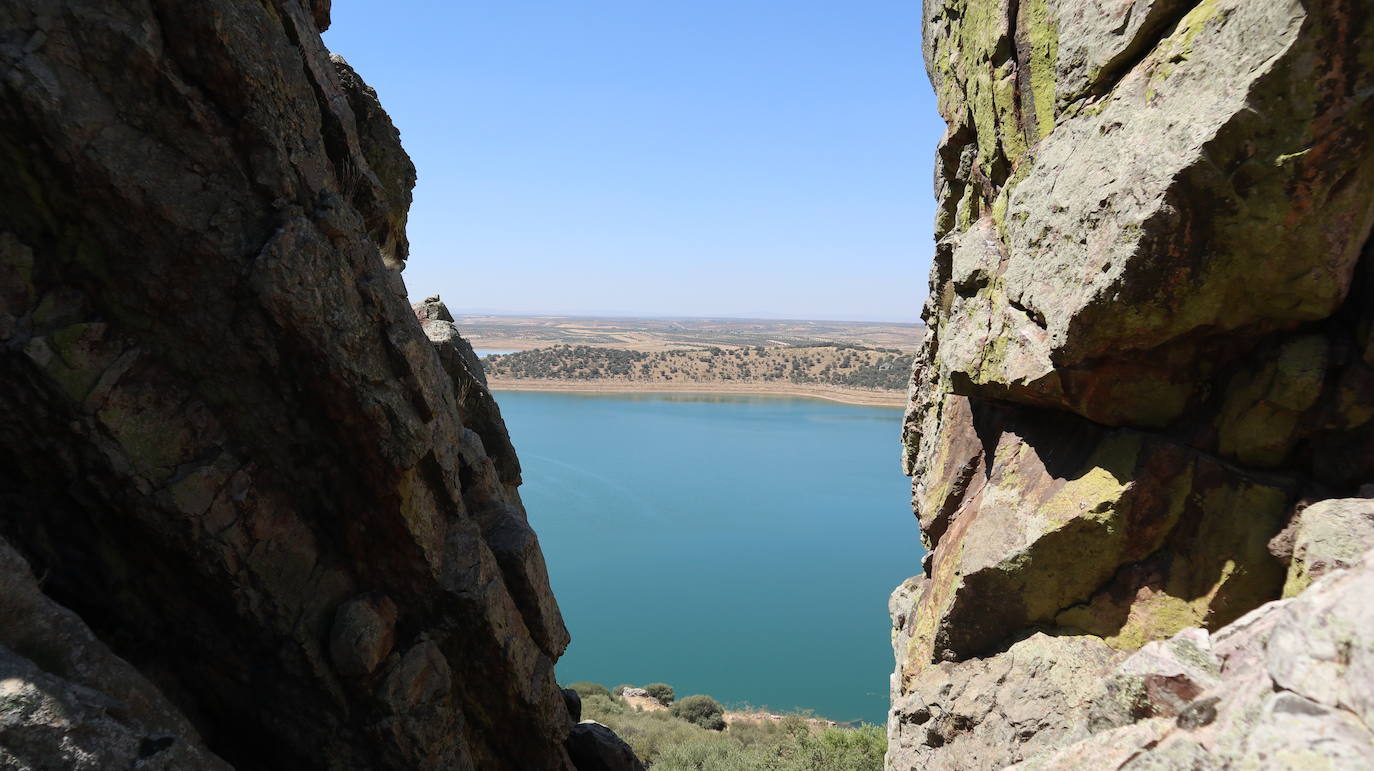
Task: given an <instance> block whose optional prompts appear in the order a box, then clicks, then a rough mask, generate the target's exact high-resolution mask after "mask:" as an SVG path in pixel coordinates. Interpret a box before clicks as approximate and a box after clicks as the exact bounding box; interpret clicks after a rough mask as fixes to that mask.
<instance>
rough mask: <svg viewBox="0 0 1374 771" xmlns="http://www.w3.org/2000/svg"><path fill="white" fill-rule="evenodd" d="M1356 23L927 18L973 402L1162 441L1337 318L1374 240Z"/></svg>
mask: <svg viewBox="0 0 1374 771" xmlns="http://www.w3.org/2000/svg"><path fill="white" fill-rule="evenodd" d="M1354 8H1355V6H1354V5H1348V4H1336V5H1334V6H1323V8H1322V9H1321V10H1315V9H1313V10H1305V9H1304V8H1303V7H1302V6H1301V5H1300V4H1299V3H1298V2H1297V1H1296V0H1286V1H1285V2H1275V3H1249V2H1242V1H1240V0H1207V1H1206V2H1201V3H1182V2H1163V1H1162V0H1157V1H1156V2H1146V1H1145V0H1137V2H1134V3H1130V4H1124V3H1123V4H1117V5H1115V6H1108V7H1106V8H1103V7H1099V4H1093V3H1083V2H1080V1H1079V0H1035V2H1022V3H1007V2H1002V1H1000V0H944V1H942V2H932V3H927V11H926V13H927V33H926V34H927V61H928V65H929V69H930V72H931V76H932V80H933V82H934V83H935V85H936V89H937V93H938V94H939V95H940V104H941V110H942V112H943V113H944V115H945V117H946V119H947V120H948V121H949V123H950V125H951V129H950V134H949V135H947V141H946V146H944V147H942V148H941V158H948V159H950V162H946V163H944V164H943V165H942V166H941V171H940V174H941V181H940V182H939V184H937V188H938V189H939V190H940V191H942V192H943V199H944V200H945V201H946V205H945V209H946V211H947V212H949V214H948V218H947V219H942V220H941V224H940V225H939V226H937V237H939V238H941V239H942V249H941V250H940V251H939V252H938V254H937V260H938V261H940V262H941V263H942V264H941V265H940V266H939V267H937V269H936V277H935V278H936V281H935V284H934V285H933V286H932V297H934V298H936V299H937V301H938V304H939V305H940V309H941V312H940V313H939V319H938V321H939V324H940V327H941V329H939V330H938V334H939V336H940V338H941V342H942V346H941V350H940V355H939V358H938V366H939V368H940V370H941V374H942V375H943V377H944V378H945V379H947V380H948V381H949V382H950V384H951V386H952V387H953V388H955V389H956V390H959V391H960V392H963V393H968V394H978V395H986V396H995V397H998V398H1008V399H1012V400H1016V401H1021V402H1025V403H1029V404H1037V405H1052V406H1062V407H1065V408H1068V409H1071V410H1074V411H1076V412H1078V413H1080V414H1082V415H1084V416H1086V417H1089V418H1091V419H1093V420H1095V421H1098V422H1101V423H1107V424H1111V425H1123V424H1126V425H1136V426H1142V427H1157V426H1162V425H1165V424H1167V423H1169V422H1171V421H1172V420H1174V419H1176V418H1177V417H1179V416H1180V415H1182V414H1183V412H1184V411H1185V410H1186V408H1187V407H1188V406H1189V405H1190V402H1191V401H1192V400H1194V399H1196V398H1199V395H1200V394H1201V393H1202V391H1203V389H1204V388H1205V387H1207V386H1208V385H1209V384H1210V383H1211V382H1212V381H1213V380H1216V379H1218V378H1220V377H1224V376H1225V365H1226V362H1227V361H1229V360H1234V359H1235V358H1236V357H1237V356H1239V355H1243V354H1245V353H1246V352H1247V351H1248V350H1249V349H1250V348H1251V347H1253V346H1254V345H1256V344H1257V343H1258V342H1259V341H1260V340H1261V339H1262V338H1265V336H1266V335H1270V334H1271V333H1275V332H1283V331H1286V330H1289V329H1293V328H1294V327H1296V326H1298V325H1300V324H1303V323H1307V322H1313V321H1318V320H1321V319H1324V318H1327V317H1330V316H1331V315H1333V314H1334V313H1335V312H1336V311H1337V309H1338V308H1339V307H1340V306H1341V304H1342V302H1343V301H1344V300H1345V298H1346V297H1347V295H1348V294H1349V292H1350V290H1351V287H1352V282H1353V276H1354V271H1355V265H1356V262H1357V259H1358V257H1359V254H1360V250H1361V248H1362V247H1363V245H1364V243H1365V240H1366V238H1367V236H1368V233H1369V228H1370V224H1371V221H1374V214H1371V202H1374V192H1371V191H1372V190H1374V188H1371V185H1370V182H1372V181H1374V163H1371V162H1370V148H1369V144H1368V143H1369V139H1368V136H1369V128H1370V122H1371V112H1374V111H1371V109H1370V108H1371V105H1370V99H1371V97H1370V96H1369V95H1368V89H1367V85H1368V81H1369V79H1370V78H1371V76H1370V75H1369V74H1368V71H1367V68H1365V67H1363V66H1362V65H1363V64H1367V62H1365V61H1363V60H1362V59H1361V58H1360V57H1367V56H1368V54H1367V53H1359V49H1358V48H1357V47H1356V46H1355V44H1354V41H1355V40H1357V39H1358V38H1359V36H1360V34H1362V29H1363V28H1362V27H1361V26H1360V24H1361V23H1363V21H1362V20H1361V18H1360V17H1359V16H1358V14H1357V12H1356V11H1355V10H1354ZM1123 11H1124V13H1123ZM1012 23H1015V25H1016V27H1015V29H1013V28H1012V27H1011V26H1010V25H1011V24H1012ZM1013 82H1014V83H1015V85H1016V87H1015V88H1013V87H1012V84H1013ZM1003 84H1005V85H1003ZM1298 85H1300V86H1302V87H1304V88H1305V89H1306V90H1305V91H1304V92H1303V93H1302V96H1301V98H1292V94H1293V93H1294V92H1293V88H1294V86H1298ZM1260 115H1263V116H1264V117H1263V118H1260V117H1259V116H1260ZM952 142H953V143H962V147H963V148H964V149H959V148H958V147H957V146H955V147H951V146H949V144H950V143H952ZM970 153H971V157H969V158H967V160H966V161H965V160H964V159H965V156H966V155H969V154H970ZM956 158H958V159H960V160H959V161H958V162H954V159H956ZM946 223H947V224H946ZM1203 254H1205V255H1207V258H1206V259H1202V258H1201V257H1202V255H1203ZM1178 287H1187V288H1188V291H1182V292H1180V291H1178ZM1304 355H1306V354H1304ZM1267 360H1268V355H1267V354H1266V355H1265V356H1263V357H1261V359H1260V361H1267ZM1304 361H1311V359H1310V357H1309V358H1308V359H1304ZM1161 364H1162V365H1163V366H1161ZM1318 368H1319V370H1320V369H1322V368H1321V367H1320V362H1318ZM1279 374H1280V376H1286V374H1287V373H1284V372H1281V373H1279ZM1320 375H1321V372H1320V371H1318V372H1317V376H1318V380H1317V383H1318V385H1320ZM1294 376H1295V377H1299V378H1302V377H1306V376H1304V375H1301V374H1297V375H1294ZM1255 377H1260V376H1258V375H1257V376H1255ZM1236 387H1237V388H1243V386H1241V385H1239V384H1237V385H1236ZM1276 387H1278V388H1287V389H1288V390H1289V391H1290V392H1292V393H1293V398H1292V399H1291V400H1290V401H1289V403H1288V404H1283V405H1274V406H1275V407H1276V408H1278V409H1281V410H1286V411H1288V412H1295V413H1298V414H1300V413H1302V412H1303V411H1304V409H1305V406H1303V405H1302V404H1301V402H1302V401H1303V392H1301V391H1300V390H1295V389H1300V388H1301V387H1302V386H1301V384H1294V385H1293V386H1291V387H1290V386H1287V385H1286V384H1283V383H1280V384H1276ZM1294 402H1296V404H1295V403H1294Z"/></svg>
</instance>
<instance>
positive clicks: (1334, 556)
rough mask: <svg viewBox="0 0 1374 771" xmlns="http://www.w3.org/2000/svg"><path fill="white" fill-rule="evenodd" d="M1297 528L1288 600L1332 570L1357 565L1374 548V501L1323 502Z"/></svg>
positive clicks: (1302, 517) (1285, 591)
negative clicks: (1362, 556)
mask: <svg viewBox="0 0 1374 771" xmlns="http://www.w3.org/2000/svg"><path fill="white" fill-rule="evenodd" d="M1293 527H1294V533H1293V551H1292V557H1291V560H1292V561H1291V562H1290V563H1289V566H1288V580H1287V582H1286V583H1285V584H1284V586H1283V596H1285V597H1292V596H1294V595H1296V594H1298V593H1299V592H1301V591H1302V590H1304V589H1306V588H1307V587H1308V586H1311V584H1312V582H1313V581H1315V580H1317V579H1318V578H1321V577H1322V576H1324V575H1326V574H1327V573H1329V572H1330V571H1332V570H1338V569H1342V568H1348V567H1350V566H1352V565H1354V564H1355V563H1356V562H1358V561H1359V559H1360V557H1361V555H1363V554H1364V553H1365V552H1367V551H1369V550H1370V549H1374V500H1371V499H1369V498H1337V499H1331V500H1325V501H1319V502H1317V503H1314V504H1312V505H1311V506H1308V507H1307V508H1306V509H1303V511H1302V513H1301V514H1299V515H1298V518H1297V521H1296V522H1295V523H1294V526H1293Z"/></svg>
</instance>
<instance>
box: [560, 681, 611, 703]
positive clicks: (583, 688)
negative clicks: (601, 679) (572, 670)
mask: <svg viewBox="0 0 1374 771" xmlns="http://www.w3.org/2000/svg"><path fill="white" fill-rule="evenodd" d="M568 687H569V688H571V689H573V690H574V691H577V695H578V696H581V697H582V699H583V700H584V701H585V700H586V698H587V697H588V696H591V695H593V694H601V695H602V696H605V697H606V698H610V696H611V692H610V691H609V690H607V689H606V686H604V685H602V684H601V683H588V682H581V683H573V684H572V685H569V686H568Z"/></svg>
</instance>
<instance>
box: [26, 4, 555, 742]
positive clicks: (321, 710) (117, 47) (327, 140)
mask: <svg viewBox="0 0 1374 771" xmlns="http://www.w3.org/2000/svg"><path fill="white" fill-rule="evenodd" d="M329 6H330V4H329V3H328V2H318V1H312V2H306V0H270V2H265V3H239V2H228V0H208V1H207V2H202V3H195V4H177V3H170V2H164V1H163V0H157V1H155V2H153V3H151V4H146V3H145V4H137V3H135V4H110V3H106V2H95V1H94V0H59V1H58V2H33V1H32V0H0V66H2V67H3V70H4V72H5V73H6V75H5V78H3V80H0V96H2V97H3V98H0V159H3V161H4V165H5V168H6V170H7V171H6V174H5V179H4V181H3V182H2V183H0V533H2V534H3V535H4V537H6V538H7V539H8V540H9V542H10V543H12V544H13V545H14V547H15V548H16V549H17V550H18V551H19V552H21V553H22V554H23V555H24V557H25V558H26V559H27V560H28V561H29V563H31V564H32V565H33V568H34V571H35V572H37V573H39V574H40V575H43V576H45V577H46V580H45V582H44V584H43V590H44V592H45V593H47V594H48V595H49V596H51V597H52V598H53V599H54V600H55V601H58V602H60V603H62V604H63V605H65V606H67V607H69V608H70V609H71V610H72V611H74V612H76V613H78V614H80V617H81V619H82V620H84V622H85V624H87V625H88V626H89V628H90V630H91V631H92V632H93V633H94V634H95V635H96V636H97V637H98V638H99V639H100V641H101V642H102V643H103V644H105V645H107V646H108V647H109V649H110V650H112V651H113V652H114V654H117V655H119V656H122V657H124V658H125V659H127V661H128V662H129V663H130V664H131V665H132V666H133V667H135V668H136V669H137V670H139V671H140V672H143V673H144V674H145V675H146V676H147V678H148V679H149V680H151V681H154V682H156V683H157V685H158V687H159V688H160V689H161V690H162V691H163V692H164V693H165V694H166V696H167V699H168V700H170V702H171V703H173V704H175V705H176V706H175V712H179V713H180V714H181V715H184V718H179V719H177V718H175V716H173V717H170V718H166V719H164V718H163V717H162V716H161V714H162V713H161V712H159V714H158V715H157V716H153V717H150V716H148V715H145V714H139V713H137V712H134V713H131V715H130V716H128V717H126V718H125V717H121V718H110V719H107V718H104V717H101V716H100V715H97V714H95V713H93V712H91V711H90V710H87V709H86V707H84V706H82V705H89V704H103V703H104V702H100V701H99V700H98V699H97V700H96V701H90V700H86V701H83V699H86V696H85V695H82V694H84V693H85V692H84V691H81V690H80V689H79V688H76V689H74V688H73V687H69V686H68V685H65V684H64V683H85V681H84V680H82V679H81V678H80V677H77V676H76V675H73V674H72V673H71V672H66V671H61V670H53V669H51V664H50V661H49V660H47V659H45V658H43V657H39V658H37V659H34V658H31V657H29V655H28V654H26V653H23V652H20V650H19V649H12V651H13V655H12V656H10V657H9V658H7V659H6V660H7V661H9V662H10V663H9V664H8V665H7V666H8V667H10V669H11V671H12V672H14V673H17V674H16V675H15V677H14V679H12V680H10V679H7V680H6V683H7V686H6V687H7V688H9V687H10V685H8V684H14V689H17V690H14V692H13V693H11V694H10V696H11V697H13V698H14V699H19V700H20V701H19V702H12V703H22V704H39V703H40V700H42V699H48V700H49V701H50V702H51V703H52V704H55V705H56V704H61V705H63V708H64V709H65V708H70V709H72V710H75V711H74V712H72V714H73V716H74V717H73V719H74V720H76V721H77V723H80V724H81V725H89V726H90V728H91V730H92V731H94V732H95V733H96V734H98V735H99V736H102V737H105V738H102V739H100V741H101V742H102V744H101V745H100V747H98V748H96V750H94V752H96V760H95V761H92V762H94V763H97V765H99V767H111V765H112V764H114V765H119V766H120V767H129V765H128V764H127V763H125V762H124V761H125V760H126V759H128V758H130V757H134V758H138V757H141V755H140V753H145V752H146V754H147V757H148V758H160V757H163V756H166V757H177V758H182V759H183V760H180V761H176V762H172V761H169V762H170V763H172V765H173V766H174V767H214V766H215V764H216V763H217V761H215V760H214V758H213V756H211V755H210V754H209V752H214V753H216V754H218V755H220V756H222V757H223V758H224V759H225V760H226V761H228V762H229V763H232V764H234V765H235V766H237V767H241V768H293V769H294V768H326V767H327V768H337V769H346V768H367V769H380V768H396V769H439V768H443V769H505V768H510V769H517V768H518V769H534V768H538V769H558V768H572V764H571V761H570V759H569V757H568V755H567V752H566V750H565V749H564V746H563V743H564V739H565V738H566V737H567V735H568V732H569V731H570V730H571V727H572V720H571V719H570V717H569V715H568V712H567V709H566V707H565V706H564V703H563V698H562V695H561V694H560V692H559V689H558V686H557V684H556V683H555V681H554V676H553V664H554V661H555V660H556V659H557V658H558V656H559V655H560V654H561V653H562V651H563V649H564V647H565V646H566V644H567V641H568V636H567V632H566V630H565V629H564V627H563V623H562V620H561V618H560V616H559V613H558V608H557V604H556V603H555V602H554V600H553V597H552V594H551V593H550V591H549V588H548V578H547V575H546V573H545V569H544V563H543V558H542V555H541V554H540V551H539V547H538V542H537V540H536V539H535V537H534V534H533V532H532V531H531V530H530V529H529V527H528V525H527V524H526V522H525V517H524V511H523V508H522V506H521V503H520V499H519V496H518V494H517V492H516V485H517V484H518V483H519V466H518V465H517V464H516V462H515V458H514V454H513V452H512V451H511V450H510V447H509V441H508V438H507V437H506V436H505V432H504V427H503V426H502V425H501V423H500V420H499V414H498V413H497V412H496V409H495V405H494V403H491V401H490V396H489V394H486V393H485V391H484V390H483V389H477V388H476V387H475V386H473V385H472V383H477V384H480V369H477V370H473V369H471V368H469V369H468V370H465V372H463V373H460V372H458V371H457V370H456V369H453V368H452V367H450V366H449V365H450V364H452V362H453V361H454V359H452V358H451V357H450V356H449V352H451V351H452V350H454V348H453V347H452V346H448V347H445V344H438V348H437V352H436V344H432V343H431V341H430V339H429V338H427V336H426V330H425V329H423V328H422V325H421V323H420V322H419V320H418V319H417V318H416V315H415V313H414V312H413V311H412V309H411V308H410V305H409V303H408V301H407V299H406V289H405V286H404V284H403V282H402V280H401V276H400V274H399V272H398V271H397V268H399V267H400V266H401V265H402V264H403V261H404V260H405V258H406V256H407V255H406V242H405V234H404V226H405V221H406V214H407V207H408V205H409V201H410V188H411V186H412V185H413V183H414V169H413V167H412V166H411V164H410V161H409V159H408V158H407V157H406V156H405V154H404V152H403V151H402V149H401V146H400V142H399V135H398V133H397V131H396V129H395V127H394V126H393V125H392V124H391V122H390V120H389V119H388V118H387V117H386V114H385V112H383V111H382V109H381V107H380V104H379V103H378V101H377V98H376V94H375V93H374V92H373V91H372V90H371V89H370V88H368V87H367V85H366V84H365V83H364V82H363V81H362V80H361V79H360V78H359V77H358V76H357V74H356V73H355V72H353V70H352V69H351V68H350V67H348V66H347V64H346V63H345V62H344V61H343V60H342V59H338V58H333V59H331V57H330V54H329V52H328V51H326V50H325V48H324V45H323V44H322V42H321V39H320V35H319V30H320V29H322V28H323V27H324V26H325V25H326V24H327V23H328V18H329ZM453 345H454V346H456V345H457V343H454V344H453ZM460 353H461V352H460ZM459 358H464V357H463V356H461V355H460V356H459ZM7 623H8V617H7ZM92 647H94V644H92ZM25 660H27V661H28V663H25ZM82 687H89V688H92V689H94V690H95V691H99V692H100V693H104V694H105V695H106V696H109V697H110V698H115V699H122V698H124V697H123V696H121V695H119V694H117V693H114V692H113V691H111V690H110V689H109V688H107V687H106V684H105V683H103V682H99V681H96V682H93V683H91V684H86V685H83V686H82ZM63 689H65V690H63ZM45 694H46V695H45ZM72 694H76V695H75V696H73V695H72ZM7 698H8V697H7ZM73 698H75V699H76V701H73V700H72V699H73ZM91 698H92V699H95V697H91ZM100 698H104V697H100ZM49 701H45V702H42V703H49ZM25 709H27V708H25ZM101 709H104V708H103V707H102V708H101ZM83 710H84V711H83ZM167 711H168V712H174V711H173V710H171V709H170V708H169V709H168V710H167ZM12 714H17V713H12V712H7V713H6V715H7V717H6V719H7V720H8V719H9V717H10V716H11V715H12ZM33 714H36V713H32V712H23V715H24V716H26V717H23V718H22V719H21V722H22V720H29V719H30V718H32V715H33ZM107 716H108V715H107ZM154 717H156V719H154ZM33 720H36V718H33ZM111 720H113V722H111ZM25 725H27V726H28V727H27V728H24V727H22V726H21V728H20V729H16V730H24V731H29V729H34V730H37V728H38V727H39V726H40V724H39V723H37V722H31V723H28V724H25ZM107 728H108V730H106V729H107ZM73 730H76V729H75V728H73ZM30 733H31V731H30ZM197 734H198V735H199V736H203V737H204V744H203V746H204V747H206V748H208V750H209V752H207V751H205V750H202V749H198V748H200V747H201V746H202V745H201V744H200V742H199V740H198V739H197V738H196V736H197ZM26 735H27V734H26ZM144 739H146V740H147V741H146V742H144V741H143V740H144ZM134 740H137V741H134ZM129 741H134V745H129V743H128V742H129ZM169 741H170V743H169ZM7 746H8V745H7ZM130 746H133V747H134V749H133V750H130V749H129V747H130ZM44 752H47V750H44ZM128 752H133V755H132V756H131V755H128ZM178 753H181V754H178ZM193 753H199V757H201V758H202V760H196V759H195V758H193V757H192V754H193ZM67 759H68V758H67V756H63V755H47V756H44V755H42V754H40V755H38V756H35V757H32V758H29V762H33V763H36V764H37V765H40V766H44V765H46V766H47V767H53V766H65V765H66V761H67ZM145 759H146V758H145ZM183 761H184V762H183ZM159 762H161V761H159Z"/></svg>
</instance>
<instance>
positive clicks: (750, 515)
mask: <svg viewBox="0 0 1374 771" xmlns="http://www.w3.org/2000/svg"><path fill="white" fill-rule="evenodd" d="M497 399H498V401H499V402H500V405H501V410H502V413H503V414H504V416H505V419H506V424H507V426H508V427H509V428H510V433H511V437H512V438H513V440H514V442H515V447H516V450H517V451H518V452H519V455H520V461H521V464H522V466H523V468H524V479H525V484H524V486H523V487H522V488H521V491H522V492H521V494H522V496H523V498H524V501H525V506H526V508H527V509H528V511H529V516H530V522H531V524H532V525H533V526H534V527H535V529H536V530H537V531H538V533H539V538H540V542H541V544H542V546H543V549H544V556H545V558H546V559H547V561H548V565H549V573H550V576H551V579H552V582H553V587H554V592H555V594H556V595H557V596H558V602H559V605H560V606H561V607H562V610H563V615H564V617H565V619H566V622H567V624H568V628H569V630H570V631H571V632H572V637H573V642H572V645H571V647H569V649H568V652H567V654H566V655H565V656H564V658H563V659H562V661H561V662H560V663H559V665H558V676H559V680H560V681H561V682H563V683H565V684H566V683H570V682H575V681H579V680H591V681H594V682H599V683H603V684H604V685H606V686H607V687H611V686H615V685H617V684H620V683H631V684H635V685H643V684H645V683H649V682H657V681H662V682H666V683H669V684H670V685H672V686H673V687H674V688H675V689H676V690H677V694H678V696H679V697H682V696H685V695H688V694H692V693H708V694H710V695H712V696H714V697H715V698H716V699H718V700H720V701H721V702H723V703H726V704H731V703H735V704H737V703H744V702H747V703H749V704H752V705H754V706H768V707H771V708H774V709H796V708H801V709H811V710H814V711H815V712H816V713H817V714H819V715H823V716H825V717H829V718H832V719H835V720H841V721H848V720H856V719H862V720H866V721H869V722H882V721H883V720H884V719H885V715H886V710H887V687H888V674H889V673H890V672H891V671H892V651H891V647H890V643H889V637H888V632H889V622H888V617H887V596H888V594H889V593H890V592H891V591H892V589H893V588H894V587H895V586H896V585H897V584H898V583H900V582H901V581H902V580H903V579H905V578H906V577H908V576H911V575H915V574H916V573H917V572H918V571H919V570H920V559H921V554H922V551H921V547H920V542H919V538H918V534H917V529H916V524H915V520H914V518H913V517H912V514H911V509H910V504H909V498H910V492H909V481H908V480H907V479H906V478H905V477H903V476H902V475H901V473H900V471H899V468H898V435H899V426H900V420H901V412H900V410H897V409H893V408H882V407H855V406H849V405H843V404H835V403H831V402H823V401H819V400H813V399H794V398H771V397H753V396H733V395H729V396H726V395H719V396H716V395H700V396H698V395H688V394H612V395H601V394H595V395H593V394H565V393H544V392H528V391H525V392H520V391H502V392H499V393H497Z"/></svg>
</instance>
